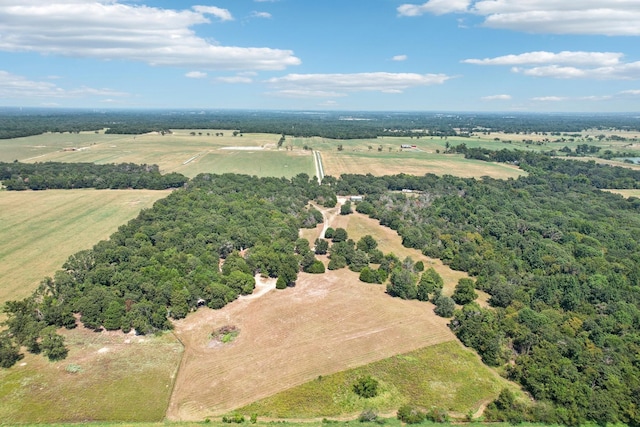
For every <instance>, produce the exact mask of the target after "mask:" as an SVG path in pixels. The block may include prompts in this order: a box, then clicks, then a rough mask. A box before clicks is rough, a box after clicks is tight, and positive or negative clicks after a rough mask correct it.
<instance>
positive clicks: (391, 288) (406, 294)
mask: <svg viewBox="0 0 640 427" xmlns="http://www.w3.org/2000/svg"><path fill="white" fill-rule="evenodd" d="M416 280H417V279H416V276H415V275H414V274H413V273H411V272H410V271H408V270H405V269H396V270H394V271H393V272H392V273H391V281H390V282H389V284H388V285H387V293H388V294H389V295H391V296H394V297H398V298H402V299H416V298H417V289H416Z"/></svg>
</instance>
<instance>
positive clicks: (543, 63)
mask: <svg viewBox="0 0 640 427" xmlns="http://www.w3.org/2000/svg"><path fill="white" fill-rule="evenodd" d="M623 57H624V55H623V54H622V53H618V52H582V51H576V52H572V51H563V52H559V53H553V52H545V51H539V52H527V53H521V54H518V55H504V56H498V57H495V58H484V59H465V60H463V61H462V62H463V63H466V64H475V65H502V66H508V65H511V66H512V68H511V71H513V72H514V73H520V74H523V75H526V76H532V77H550V78H557V79H578V78H582V79H595V80H635V79H638V78H640V61H638V62H628V63H625V62H622V58H623Z"/></svg>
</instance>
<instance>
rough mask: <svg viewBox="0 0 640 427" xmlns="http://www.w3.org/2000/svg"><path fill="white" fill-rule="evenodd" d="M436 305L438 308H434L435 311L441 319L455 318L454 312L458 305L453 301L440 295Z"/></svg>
mask: <svg viewBox="0 0 640 427" xmlns="http://www.w3.org/2000/svg"><path fill="white" fill-rule="evenodd" d="M435 305H436V308H434V309H433V311H434V313H436V314H437V315H438V316H440V317H451V316H453V312H454V310H455V308H456V305H455V303H454V301H453V299H451V298H449V297H447V296H444V295H439V296H438V297H437V298H436V300H435Z"/></svg>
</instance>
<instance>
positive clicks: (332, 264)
mask: <svg viewBox="0 0 640 427" xmlns="http://www.w3.org/2000/svg"><path fill="white" fill-rule="evenodd" d="M346 266H347V260H346V258H345V257H343V256H342V255H337V254H336V255H332V256H331V258H330V259H329V265H327V268H328V269H329V270H339V269H341V268H344V267H346Z"/></svg>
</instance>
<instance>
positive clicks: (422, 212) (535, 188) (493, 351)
mask: <svg viewBox="0 0 640 427" xmlns="http://www.w3.org/2000/svg"><path fill="white" fill-rule="evenodd" d="M550 162H551V164H554V165H555V167H551V168H548V167H546V166H548V164H546V162H544V164H543V165H542V166H539V167H533V166H531V167H529V168H528V170H529V176H527V177H521V178H518V179H517V180H513V179H510V180H506V181H500V180H494V179H490V178H485V179H481V180H474V179H461V178H455V177H451V176H445V177H436V176H435V175H427V176H424V177H412V176H404V175H400V176H393V177H381V178H374V177H370V176H369V177H363V176H358V175H350V176H343V177H342V179H341V180H340V181H338V182H337V183H336V189H337V190H338V191H340V192H344V193H354V192H357V193H361V194H367V198H366V203H367V208H366V210H367V211H369V213H370V215H371V216H372V217H374V218H377V219H379V221H380V223H381V224H382V225H386V226H389V227H391V228H393V229H395V230H397V231H398V233H399V234H400V235H401V236H402V238H403V244H404V245H405V246H408V247H413V248H418V249H420V250H422V252H423V253H424V254H426V255H428V256H431V257H434V258H439V259H442V260H443V261H444V262H445V263H446V264H448V265H449V266H450V267H451V268H453V269H456V270H462V271H467V272H469V273H470V274H471V275H472V276H473V277H474V278H475V280H476V287H477V288H479V289H482V290H485V291H487V292H488V293H489V294H490V295H491V298H490V301H489V302H490V304H491V305H492V308H490V309H487V308H481V307H480V306H479V305H477V304H476V303H474V302H470V303H468V304H467V305H464V307H463V308H462V309H461V310H458V311H456V312H455V314H454V318H453V320H452V321H451V324H450V326H451V328H452V330H453V331H454V332H455V333H456V335H457V336H458V338H459V339H460V340H461V341H462V342H463V343H464V344H465V345H467V346H470V347H473V348H474V349H476V350H477V351H478V353H479V354H480V355H481V357H482V359H483V360H484V361H485V363H487V364H489V365H492V366H505V368H506V372H507V375H508V377H509V378H510V379H513V380H515V381H517V382H519V383H520V384H522V385H523V386H524V388H525V389H526V390H527V391H528V392H530V393H531V395H532V396H533V397H534V398H535V399H536V402H537V403H536V405H531V407H528V408H523V407H519V406H517V404H516V403H515V402H514V401H512V400H509V399H506V398H505V399H503V400H506V401H510V402H511V404H510V405H511V406H509V405H507V407H500V408H499V409H500V410H496V406H495V405H494V407H493V409H494V411H493V412H490V414H491V413H493V415H494V416H495V417H496V419H503V418H501V417H503V416H505V415H504V414H510V416H512V417H515V418H512V420H514V419H516V420H520V421H521V420H524V419H531V420H536V421H543V422H561V423H564V424H569V425H577V424H579V423H583V422H585V421H587V420H593V421H597V422H599V423H602V424H606V423H607V422H623V423H627V424H630V425H639V424H640V412H638V408H640V333H639V332H638V331H640V244H639V242H640V215H638V214H639V213H640V200H639V199H636V198H631V199H628V200H627V199H624V198H622V197H621V196H619V195H614V194H610V193H608V192H603V191H600V190H598V189H597V188H596V187H595V186H594V185H593V183H592V182H591V181H590V180H589V179H585V174H586V176H587V177H590V178H592V179H598V177H599V176H600V175H601V174H600V172H601V171H602V170H604V171H605V172H606V176H607V177H608V178H607V179H609V180H611V179H612V180H613V181H614V182H615V181H616V180H617V179H627V178H626V177H627V175H626V173H627V171H626V170H624V169H623V168H612V167H607V168H600V167H599V166H597V165H595V164H593V163H584V162H574V161H564V160H557V161H555V160H550ZM556 162H558V163H556ZM585 167H586V168H589V169H588V170H586V171H585ZM560 170H561V171H560ZM617 174H619V175H620V177H619V178H615V176H616V175H617ZM400 189H412V190H415V191H416V193H411V194H409V195H407V194H405V193H401V192H400V193H398V192H393V191H394V190H395V191H397V190H400ZM390 190H391V191H390ZM503 397H504V396H503ZM503 403H504V402H503ZM514 414H519V415H518V416H515V415H514Z"/></svg>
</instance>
